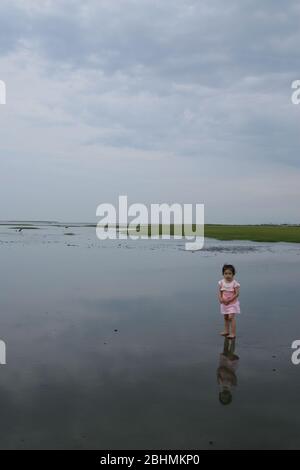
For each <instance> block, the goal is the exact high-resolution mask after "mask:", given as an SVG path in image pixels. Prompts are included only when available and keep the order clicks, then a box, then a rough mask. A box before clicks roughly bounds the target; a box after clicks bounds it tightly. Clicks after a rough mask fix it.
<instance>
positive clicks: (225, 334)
mask: <svg viewBox="0 0 300 470" xmlns="http://www.w3.org/2000/svg"><path fill="white" fill-rule="evenodd" d="M220 335H221V336H228V335H229V333H228V332H227V331H222V333H220Z"/></svg>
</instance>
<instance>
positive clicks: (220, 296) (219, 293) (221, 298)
mask: <svg viewBox="0 0 300 470" xmlns="http://www.w3.org/2000/svg"><path fill="white" fill-rule="evenodd" d="M218 297H219V302H220V304H222V303H223V297H222V291H221V287H219V292H218Z"/></svg>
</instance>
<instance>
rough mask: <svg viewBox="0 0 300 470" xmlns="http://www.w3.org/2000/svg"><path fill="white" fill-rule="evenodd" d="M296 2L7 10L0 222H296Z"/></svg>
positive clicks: (299, 136)
mask: <svg viewBox="0 0 300 470" xmlns="http://www.w3.org/2000/svg"><path fill="white" fill-rule="evenodd" d="M299 24H300V3H299V1H297V0H295V1H292V0H286V1H284V2H282V0H280V1H279V0H278V1H277V0H251V1H248V0H226V1H225V0H223V1H218V0H163V1H162V0H89V1H85V2H83V1H81V0H56V1H51V0H39V1H36V0H34V1H33V0H1V3H0V79H1V80H4V81H5V83H6V86H7V103H6V105H0V149H1V151H0V198H1V211H0V219H2V220H3V219H22V220H24V219H30V220H33V219H38V220H51V219H54V220H65V221H66V220H67V221H91V222H92V221H96V220H97V218H96V208H97V206H98V204H100V203H102V202H110V203H114V204H116V203H117V200H118V196H119V195H123V194H127V195H128V201H129V204H130V203H135V202H140V203H145V204H150V203H159V202H167V203H172V202H179V203H189V202H190V203H196V202H198V203H204V204H205V216H206V217H205V220H206V222H207V223H209V222H210V223H255V222H258V223H264V222H266V223H267V222H294V223H295V222H296V223H300V213H299V200H300V184H299V181H300V165H299V143H300V142H299V140H300V132H299V125H300V105H299V106H296V105H293V104H292V102H291V93H292V91H291V83H292V81H293V80H296V79H300V66H299V65H300V63H299V44H300V28H299Z"/></svg>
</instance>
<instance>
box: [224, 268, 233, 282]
mask: <svg viewBox="0 0 300 470" xmlns="http://www.w3.org/2000/svg"><path fill="white" fill-rule="evenodd" d="M224 279H225V280H226V281H227V282H231V281H232V280H233V272H232V271H231V269H225V271H224Z"/></svg>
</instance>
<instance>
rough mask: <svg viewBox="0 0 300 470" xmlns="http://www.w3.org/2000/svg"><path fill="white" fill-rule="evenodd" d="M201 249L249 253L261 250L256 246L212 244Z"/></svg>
mask: <svg viewBox="0 0 300 470" xmlns="http://www.w3.org/2000/svg"><path fill="white" fill-rule="evenodd" d="M201 251H208V252H217V253H249V252H254V251H259V248H258V247H256V246H210V247H209V248H205V247H204V248H202V250H201Z"/></svg>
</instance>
